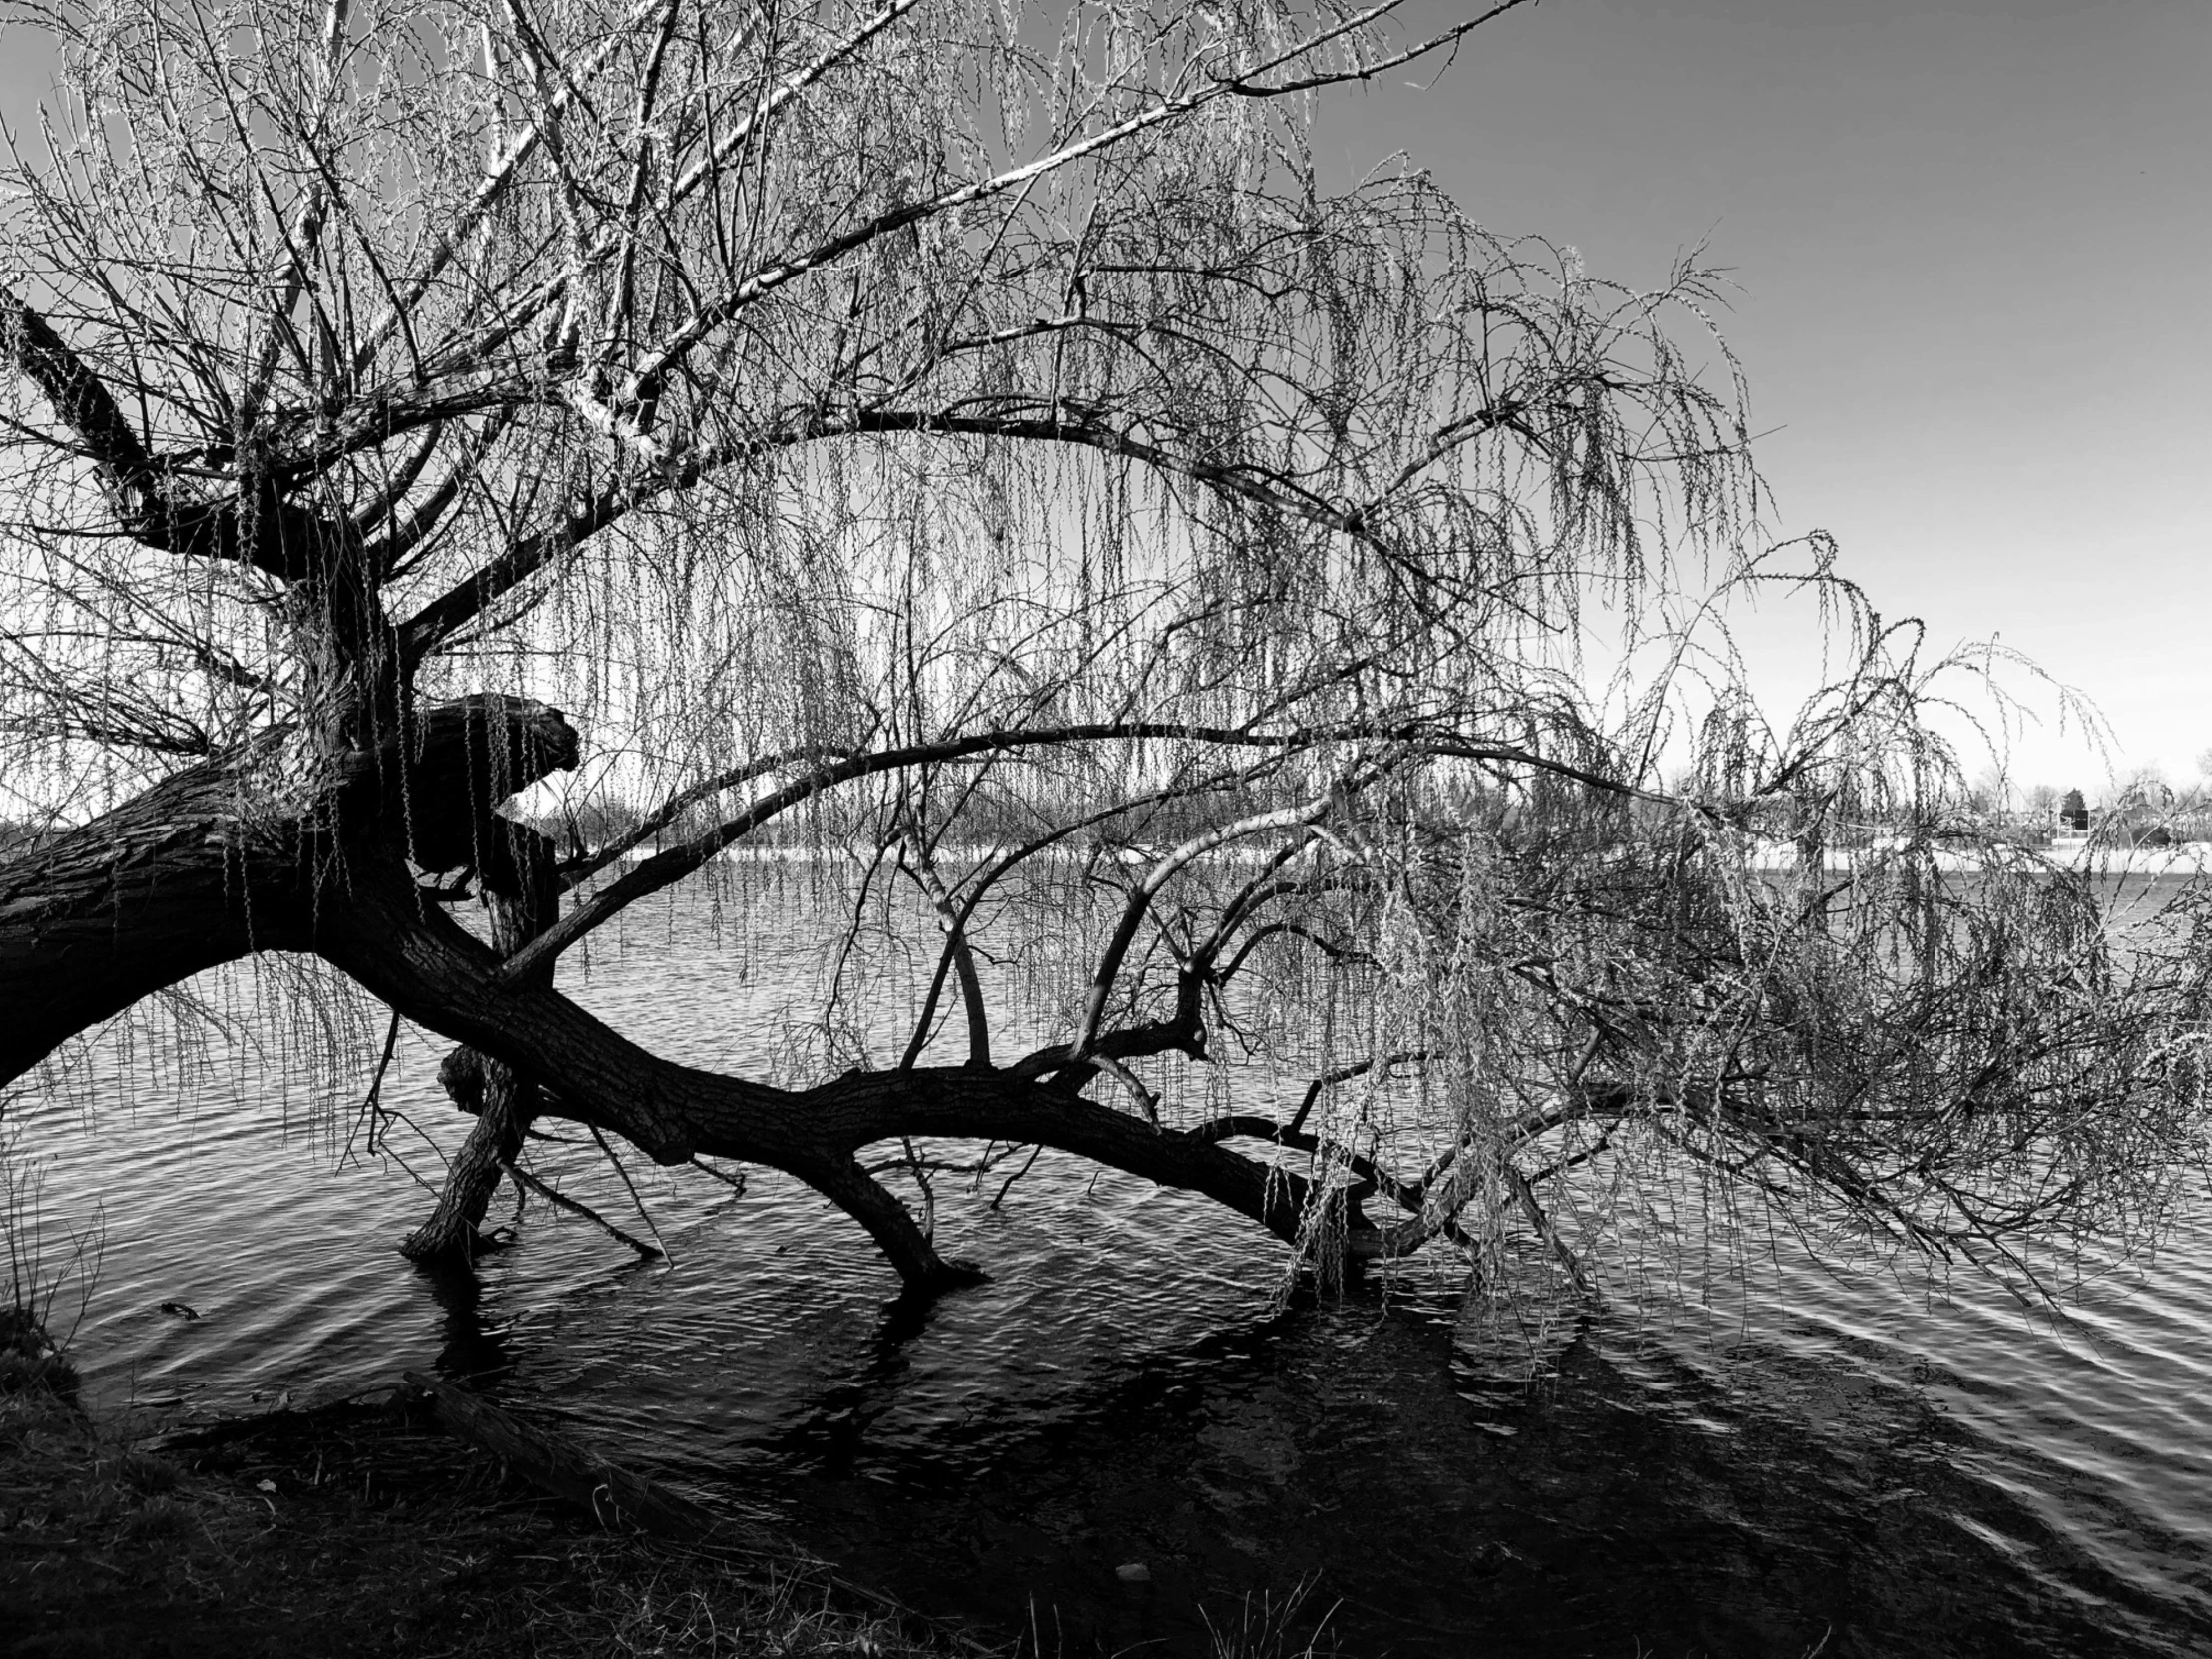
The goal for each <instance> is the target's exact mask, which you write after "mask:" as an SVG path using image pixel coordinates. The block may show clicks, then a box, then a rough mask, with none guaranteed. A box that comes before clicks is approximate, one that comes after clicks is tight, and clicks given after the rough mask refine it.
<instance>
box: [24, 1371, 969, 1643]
mask: <svg viewBox="0 0 2212 1659" xmlns="http://www.w3.org/2000/svg"><path fill="white" fill-rule="evenodd" d="M147 1426H148V1425H146V1424H133V1423H129V1422H97V1421H94V1420H91V1419H88V1418H87V1417H85V1416H83V1415H81V1414H80V1413H79V1412H78V1411H77V1410H76V1409H75V1408H74V1407H73V1406H72V1405H70V1404H68V1403H66V1402H65V1401H64V1400H62V1399H58V1398H56V1397H54V1396H52V1395H50V1394H48V1393H45V1392H43V1391H39V1390H32V1391H25V1392H16V1393H6V1394H0V1653H5V1654H7V1655H11V1656H13V1655H23V1656H26V1659H28V1656H31V1655H38V1656H41V1659H48V1656H51V1659H63V1656H68V1659H80V1656H87V1659H89V1656H92V1655H100V1656H103V1659H105V1656H108V1655H118V1656H121V1655H129V1656H131V1659H139V1656H146V1659H154V1656H174V1659H184V1656H188V1655H210V1656H214V1655H223V1656H226V1659H231V1656H240V1659H244V1656H253V1655H265V1654H266V1655H277V1654H282V1655H287V1656H300V1655H305V1656H315V1655H332V1656H338V1655H364V1656H365V1655H372V1654H374V1655H386V1654H389V1655H423V1656H429V1655H441V1654H456V1655H458V1654H466V1655H470V1656H472V1659H476V1656H487V1659H497V1656H503V1655H509V1654H514V1655H543V1656H547V1659H554V1656H562V1655H572V1654H575V1655H581V1654H592V1655H621V1654H671V1655H693V1654H698V1655H707V1654H748V1655H752V1654H760V1655H784V1654H791V1655H801V1654H823V1655H830V1654H865V1655H870V1656H891V1655H925V1654H926V1655H944V1654H956V1653H962V1652H967V1653H976V1652H982V1651H985V1650H984V1649H983V1647H982V1646H981V1644H979V1643H976V1642H974V1641H971V1640H969V1639H967V1638H965V1637H963V1636H961V1635H960V1634H958V1633H956V1632H951V1631H948V1630H944V1629H940V1628H932V1627H928V1626H925V1625H923V1624H922V1623H920V1621H918V1620H916V1619H913V1618H912V1617H910V1616H907V1615H904V1614H902V1613H900V1612H898V1611H897V1610H896V1609H893V1608H890V1607H889V1606H888V1605H887V1604H886V1603H883V1602H881V1601H880V1600H879V1599H877V1598H872V1597H870V1596H868V1595H867V1593H866V1592H865V1591H861V1590H857V1589H855V1588H853V1587H851V1586H846V1585H841V1584H839V1583H838V1582H837V1581H836V1579H835V1578H834V1576H833V1575H832V1574H830V1572H829V1571H828V1570H827V1569H826V1568H823V1567H822V1566H821V1565H820V1564H818V1563H813V1562H810V1561H808V1560H806V1559H805V1558H804V1557H802V1556H800V1555H798V1554H797V1553H796V1552H795V1551H791V1550H789V1549H779V1548H778V1546H777V1545H776V1543H775V1541H774V1540H773V1539H770V1538H758V1537H742V1538H739V1539H736V1540H725V1539H724V1538H723V1535H722V1534H721V1533H719V1532H718V1533H717V1534H716V1542H715V1544H714V1545H713V1546H712V1547H709V1546H705V1545H700V1546H675V1545H669V1544H666V1543H660V1542H653V1541H648V1540H645V1539H641V1538H634V1537H621V1536H614V1535H610V1534H608V1533H606V1532H604V1531H601V1530H599V1529H598V1527H597V1526H596V1523H595V1522H594V1521H593V1520H592V1518H591V1517H590V1516H589V1515H588V1514H586V1513H585V1512H584V1511H583V1510H582V1509H580V1508H571V1507H569V1506H567V1505H564V1504H561V1503H559V1502H556V1501H554V1500H552V1499H548V1498H544V1497H540V1496H538V1495H536V1494H534V1493H533V1492H531V1491H529V1490H527V1489H524V1488H523V1487H521V1486H520V1485H519V1483H518V1482H516V1481H515V1480H513V1479H512V1478H511V1477H510V1476H509V1475H508V1474H507V1473H506V1471H505V1470H504V1469H503V1467H502V1466H501V1465H500V1464H498V1463H497V1462H496V1461H495V1460H494V1459H492V1458H491V1457H489V1456H488V1455H486V1454H484V1453H482V1452H479V1451H477V1450H475V1449H474V1448H472V1447H470V1446H467V1445H464V1444H462V1443H460V1442H458V1441H455V1440H453V1439H452V1438H450V1437H448V1436H446V1435H445V1434H443V1433H442V1432H440V1431H439V1430H438V1429H437V1428H436V1427H435V1425H434V1422H433V1420H432V1419H431V1417H430V1416H429V1415H428V1413H427V1412H426V1411H425V1410H424V1409H423V1408H422V1407H421V1406H420V1405H419V1404H414V1403H410V1402H409V1401H408V1400H407V1399H406V1398H405V1397H403V1396H402V1397H395V1398H394V1399H393V1400H391V1401H389V1402H378V1403H351V1404H341V1405H334V1406H328V1407H325V1408H323V1409H320V1410H316V1411H311V1412H288V1411H287V1412H278V1413H275V1414H272V1415H270V1416H268V1417H264V1418H259V1419H255V1420H252V1421H247V1422H241V1423H233V1424H227V1425H223V1426H221V1427H219V1428H217V1429H215V1430H213V1431H210V1432H206V1433H203V1434H202V1435H200V1436H198V1437H197V1438H195V1439H192V1440H183V1439H180V1438H179V1437H178V1436H175V1435H171V1436H167V1437H165V1438H162V1439H157V1440H153V1441H148V1440H146V1439H134V1437H133V1430H134V1429H136V1430H138V1431H139V1432H140V1433H141V1434H143V1432H144V1430H145V1428H146V1427H147ZM150 1444H151V1445H153V1446H157V1447H159V1449H149V1448H148V1447H149V1445H150Z"/></svg>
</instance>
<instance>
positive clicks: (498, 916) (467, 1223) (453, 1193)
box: [399, 819, 561, 1264]
mask: <svg viewBox="0 0 2212 1659" xmlns="http://www.w3.org/2000/svg"><path fill="white" fill-rule="evenodd" d="M554 865H555V854H554V847H553V842H552V841H551V840H550V839H549V838H548V837H546V836H544V835H541V834H539V833H538V832H537V831H536V830H532V829H531V828H530V827H529V826H527V825H523V824H514V823H511V822H509V821H507V820H504V819H498V820H494V821H493V823H492V824H491V825H489V826H487V827H486V835H485V852H484V855H483V858H482V860H481V867H480V871H479V879H478V885H479V887H480V888H481V890H482V892H483V895H484V905H485V908H486V909H488V910H489V911H490V912H491V947H492V949H494V950H496V951H497V952H498V953H499V954H500V955H501V956H512V955H513V954H514V953H515V952H516V951H518V950H520V949H521V948H522V947H523V946H524V945H526V944H528V943H529V942H530V941H531V940H532V939H534V938H536V937H537V936H538V935H539V934H540V933H542V932H544V931H545V930H546V929H547V928H548V927H550V926H552V925H553V923H554V922H555V921H556V920H558V919H559V916H560V901H561V887H560V877H559V874H558V872H557V871H556V869H555V867H554ZM529 982H530V983H532V984H538V985H550V984H552V983H553V964H552V963H551V962H547V963H546V964H545V965H544V966H543V967H542V968H540V969H537V970H534V971H533V972H532V973H531V974H530V980H529ZM438 1081H439V1083H441V1084H442V1085H444V1088H445V1092H446V1093H447V1094H448V1095H450V1096H451V1097H452V1099H453V1103H454V1104H455V1105H456V1106H458V1107H460V1108H461V1110H462V1111H464V1112H472V1113H474V1114H475V1116H476V1122H475V1123H474V1125H472V1126H471V1127H470V1129H469V1132H468V1138H467V1139H466V1140H465V1141H464V1142H463V1143H462V1145H461V1150H460V1151H459V1153H458V1154H456V1155H455V1157H454V1159H453V1163H452V1166H451V1167H450V1168H449V1169H448V1170H447V1171H446V1176H445V1186H444V1189H443V1190H442V1191H441V1192H440V1193H439V1194H438V1202H437V1207H436V1208H435V1209H433V1210H432V1211H431V1212H430V1216H429V1219H428V1220H426V1221H424V1222H423V1224H422V1225H421V1226H420V1227H418V1228H416V1229H415V1230H414V1231H413V1232H412V1233H410V1234H408V1235H407V1238H406V1240H405V1241H404V1242H403V1243H402V1244H401V1245H400V1247H399V1249H400V1253H401V1254H402V1255H405V1256H408V1257H411V1258H413V1259H414V1260H415V1261H418V1262H438V1261H444V1262H459V1263H462V1264H467V1263H471V1262H473V1261H475V1259H476V1257H477V1256H478V1255H480V1254H481V1253H482V1252H483V1251H484V1250H485V1249H486V1248H487V1246H488V1242H489V1241H487V1240H486V1239H485V1237H484V1235H483V1233H482V1231H481V1229H482V1227H483V1221H484V1212H485V1211H486V1210H488V1209H490V1207H491V1200H492V1195H493V1194H494V1193H495V1192H497V1191H498V1190H499V1181H500V1178H501V1176H503V1175H504V1174H505V1173H506V1172H507V1170H508V1169H509V1168H510V1167H511V1166H512V1165H513V1163H514V1161H515V1160H516V1158H518V1157H519V1156H521V1153H522V1137H523V1133H524V1131H526V1130H527V1129H528V1128H529V1127H530V1120H531V1119H532V1118H534V1117H535V1116H537V1111H538V1106H539V1091H538V1086H537V1084H536V1083H535V1082H533V1081H531V1080H530V1079H529V1078H528V1077H526V1076H524V1075H523V1074H522V1073H520V1072H518V1071H516V1070H515V1069H514V1068H513V1067H512V1066H510V1065H507V1064H506V1063H505V1062H503V1061H500V1060H496V1059H493V1058H491V1057H490V1056H489V1055H486V1054H484V1053H482V1052H481V1051H480V1050H477V1049H474V1048H456V1049H454V1050H453V1051H452V1052H451V1053H450V1054H448V1055H447V1056H446V1057H445V1062H444V1064H442V1065H441V1066H439V1067H438Z"/></svg>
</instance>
